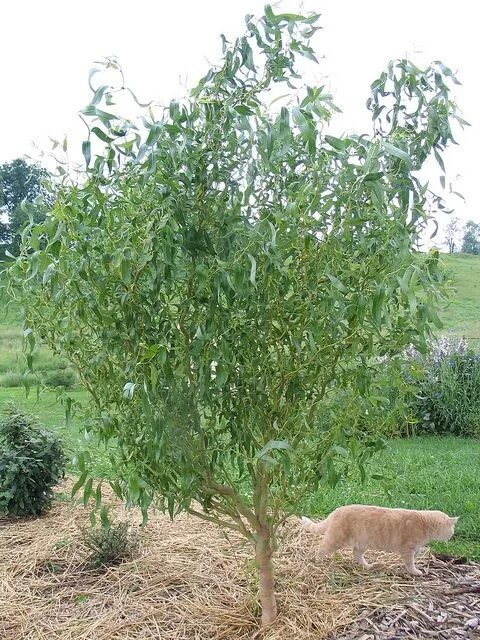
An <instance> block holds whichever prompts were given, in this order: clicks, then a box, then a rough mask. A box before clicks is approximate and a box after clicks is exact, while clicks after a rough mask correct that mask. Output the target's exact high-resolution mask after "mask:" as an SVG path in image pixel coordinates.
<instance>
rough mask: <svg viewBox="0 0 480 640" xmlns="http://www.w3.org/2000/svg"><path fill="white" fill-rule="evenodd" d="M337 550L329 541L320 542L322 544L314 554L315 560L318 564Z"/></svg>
mask: <svg viewBox="0 0 480 640" xmlns="http://www.w3.org/2000/svg"><path fill="white" fill-rule="evenodd" d="M337 549H338V546H337V545H336V544H333V543H332V542H330V541H325V539H324V540H322V542H321V543H320V544H319V545H318V547H317V550H316V552H315V560H316V561H317V562H320V561H321V560H323V558H325V557H326V556H331V555H332V553H333V552H334V551H336V550H337Z"/></svg>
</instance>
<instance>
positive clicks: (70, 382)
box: [43, 369, 76, 389]
mask: <svg viewBox="0 0 480 640" xmlns="http://www.w3.org/2000/svg"><path fill="white" fill-rule="evenodd" d="M43 382H44V384H45V386H47V387H51V388H53V389H55V388H57V387H64V388H65V389H71V388H72V387H73V386H74V385H75V383H76V376H75V373H74V372H73V371H72V370H71V369H58V370H56V371H50V372H49V373H47V374H46V375H45V377H44V380H43Z"/></svg>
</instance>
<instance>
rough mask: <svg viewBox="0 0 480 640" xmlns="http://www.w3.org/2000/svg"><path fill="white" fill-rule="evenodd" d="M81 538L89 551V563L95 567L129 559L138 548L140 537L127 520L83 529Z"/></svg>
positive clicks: (111, 564) (115, 563)
mask: <svg viewBox="0 0 480 640" xmlns="http://www.w3.org/2000/svg"><path fill="white" fill-rule="evenodd" d="M82 539H83V543H84V545H85V546H86V547H87V549H89V551H90V555H89V558H88V561H89V564H90V565H91V566H92V567H95V568H97V569H99V568H102V567H111V566H114V565H117V564H120V563H121V562H124V561H125V560H130V559H131V558H133V556H134V555H135V554H136V553H137V552H138V550H139V548H140V538H139V536H138V534H137V532H136V531H134V530H133V528H132V526H131V525H130V524H129V523H128V522H118V523H112V524H110V525H109V526H104V525H98V526H96V527H92V528H86V529H83V530H82Z"/></svg>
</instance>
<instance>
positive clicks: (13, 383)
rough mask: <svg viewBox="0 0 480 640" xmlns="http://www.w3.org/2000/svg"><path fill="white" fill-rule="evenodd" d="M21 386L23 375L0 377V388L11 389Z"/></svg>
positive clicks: (13, 374)
mask: <svg viewBox="0 0 480 640" xmlns="http://www.w3.org/2000/svg"><path fill="white" fill-rule="evenodd" d="M21 386H23V375H22V374H21V373H13V372H10V373H4V374H3V375H0V387H4V388H8V389H11V388H13V387H21Z"/></svg>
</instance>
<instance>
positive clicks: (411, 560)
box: [401, 549, 422, 576]
mask: <svg viewBox="0 0 480 640" xmlns="http://www.w3.org/2000/svg"><path fill="white" fill-rule="evenodd" d="M416 554H417V549H409V550H408V551H403V552H402V554H401V555H402V559H403V562H404V563H405V567H406V568H407V571H408V573H409V574H410V575H412V576H421V575H422V572H421V571H420V570H419V569H417V567H416V566H415V556H416Z"/></svg>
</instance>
